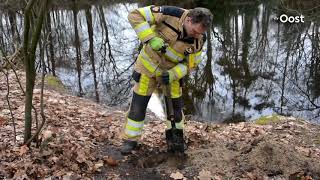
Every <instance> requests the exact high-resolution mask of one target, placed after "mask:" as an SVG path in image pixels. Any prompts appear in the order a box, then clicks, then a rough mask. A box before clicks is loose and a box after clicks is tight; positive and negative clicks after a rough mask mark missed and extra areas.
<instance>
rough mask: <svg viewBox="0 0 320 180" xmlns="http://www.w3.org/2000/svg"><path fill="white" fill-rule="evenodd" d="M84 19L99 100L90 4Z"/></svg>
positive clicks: (97, 98)
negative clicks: (85, 20)
mask: <svg viewBox="0 0 320 180" xmlns="http://www.w3.org/2000/svg"><path fill="white" fill-rule="evenodd" d="M86 19H87V27H88V36H89V43H90V44H89V57H90V61H91V65H92V73H93V82H94V90H95V94H96V101H97V102H99V93H98V82H97V75H96V68H95V61H94V50H93V28H92V15H91V6H90V7H88V8H86Z"/></svg>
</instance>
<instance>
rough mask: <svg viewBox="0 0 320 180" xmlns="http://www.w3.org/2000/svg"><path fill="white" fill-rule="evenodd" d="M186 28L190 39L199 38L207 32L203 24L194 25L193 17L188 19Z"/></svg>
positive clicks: (185, 23) (185, 24)
mask: <svg viewBox="0 0 320 180" xmlns="http://www.w3.org/2000/svg"><path fill="white" fill-rule="evenodd" d="M184 28H185V29H186V32H187V35H188V36H189V37H193V38H198V37H199V36H200V35H201V34H203V33H205V32H206V31H207V29H206V28H204V27H203V26H202V24H201V23H192V21H191V17H188V16H187V17H186V19H185V22H184Z"/></svg>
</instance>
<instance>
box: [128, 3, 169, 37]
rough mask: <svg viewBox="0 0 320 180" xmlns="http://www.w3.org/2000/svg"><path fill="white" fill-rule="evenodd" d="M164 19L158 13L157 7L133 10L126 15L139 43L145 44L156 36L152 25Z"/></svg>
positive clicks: (164, 16)
mask: <svg viewBox="0 0 320 180" xmlns="http://www.w3.org/2000/svg"><path fill="white" fill-rule="evenodd" d="M165 18H166V15H163V14H162V13H161V12H160V7H158V6H147V7H142V8H138V9H135V10H133V11H131V12H130V13H129V15H128V20H129V22H130V24H131V26H132V27H133V29H134V30H135V32H136V33H137V35H138V38H139V39H140V40H141V42H143V43H145V42H147V41H148V40H150V39H152V38H153V37H155V36H156V33H155V31H154V30H153V29H152V25H155V24H157V23H159V22H161V21H163V20H164V19H165Z"/></svg>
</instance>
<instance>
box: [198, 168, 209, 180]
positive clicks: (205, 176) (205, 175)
mask: <svg viewBox="0 0 320 180" xmlns="http://www.w3.org/2000/svg"><path fill="white" fill-rule="evenodd" d="M198 179H199V180H211V179H212V174H211V172H210V171H206V170H204V169H203V170H202V171H200V173H199V176H198Z"/></svg>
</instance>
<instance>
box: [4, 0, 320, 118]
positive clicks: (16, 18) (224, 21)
mask: <svg viewBox="0 0 320 180" xmlns="http://www.w3.org/2000/svg"><path fill="white" fill-rule="evenodd" d="M170 2H171V3H172V4H170V5H175V4H179V6H184V7H186V8H190V7H194V6H205V7H209V8H210V9H211V10H212V11H213V13H214V15H215V19H214V24H213V26H212V28H211V30H210V32H208V33H207V43H206V46H205V47H204V53H203V57H204V61H202V63H201V64H200V66H199V68H198V69H197V70H196V71H195V72H193V73H192V74H191V75H190V76H188V77H186V78H185V79H184V83H185V86H184V92H185V93H184V97H183V98H184V101H185V112H186V113H189V114H195V115H198V116H199V117H200V118H203V119H206V120H209V121H223V120H225V119H229V120H230V119H233V120H243V119H244V118H245V119H255V118H258V117H259V116H261V115H269V114H272V113H279V114H285V115H295V116H300V117H303V118H306V119H310V120H313V121H319V120H320V117H319V115H320V98H319V95H320V58H319V57H320V47H319V46H320V45H319V42H320V27H319V22H320V20H319V17H320V15H319V14H320V9H319V5H320V3H319V2H316V0H305V1H299V2H296V1H293V0H283V1H281V3H280V2H278V1H263V2H262V3H261V2H258V1H255V0H246V1H242V0H241V1H235V0H225V1H222V0H210V1H209V0H203V1H192V2H188V3H185V4H183V3H182V2H175V1H170ZM138 5H139V6H144V5H146V4H142V3H141V4H126V3H121V4H109V5H105V4H104V5H102V4H99V5H92V6H88V5H86V6H84V5H79V3H78V2H77V3H70V6H69V5H68V6H66V7H60V8H57V7H55V8H53V9H52V10H51V11H50V12H49V13H48V15H47V23H48V25H47V26H45V27H44V30H43V37H42V42H43V43H42V44H43V45H42V46H40V47H39V48H40V52H44V55H43V56H39V57H40V58H44V59H45V60H46V62H47V64H46V66H47V71H48V73H52V74H56V75H57V76H59V77H60V78H61V79H62V81H63V82H64V83H65V84H66V85H67V86H68V87H69V88H70V89H71V90H72V91H73V92H74V93H75V94H77V95H84V96H86V97H91V98H93V99H95V100H96V101H99V100H100V102H102V103H106V104H108V105H117V106H119V105H120V106H127V103H128V98H129V97H130V96H129V94H130V90H131V86H132V84H131V78H130V76H131V72H132V64H133V63H134V60H135V58H136V57H137V53H138V50H139V44H140V42H139V41H138V39H137V37H136V35H135V32H134V31H133V29H132V28H131V27H130V25H129V23H128V21H127V14H128V12H129V11H130V10H132V9H134V8H137V7H138ZM64 8H65V9H64ZM9 9H10V8H9ZM17 12H19V11H17ZM299 13H300V14H303V15H304V16H305V23H300V24H289V23H286V24H282V23H279V22H277V21H275V20H274V18H275V17H279V16H280V15H281V14H288V15H294V16H296V15H300V14H299ZM0 19H1V21H0V46H1V47H2V48H3V49H4V50H5V52H6V53H7V54H12V53H14V52H15V51H16V50H17V48H18V45H19V44H21V39H22V31H23V29H22V21H23V19H22V15H21V11H20V13H15V11H12V10H7V9H5V10H1V12H0ZM91 30H92V32H91ZM38 69H40V66H38ZM95 81H96V83H95ZM156 104H161V101H159V100H157V97H156V96H153V98H152V100H151V102H150V104H149V108H150V109H152V110H153V111H154V112H156V113H160V116H161V113H163V111H159V112H158V110H159V108H158V107H159V105H156Z"/></svg>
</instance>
